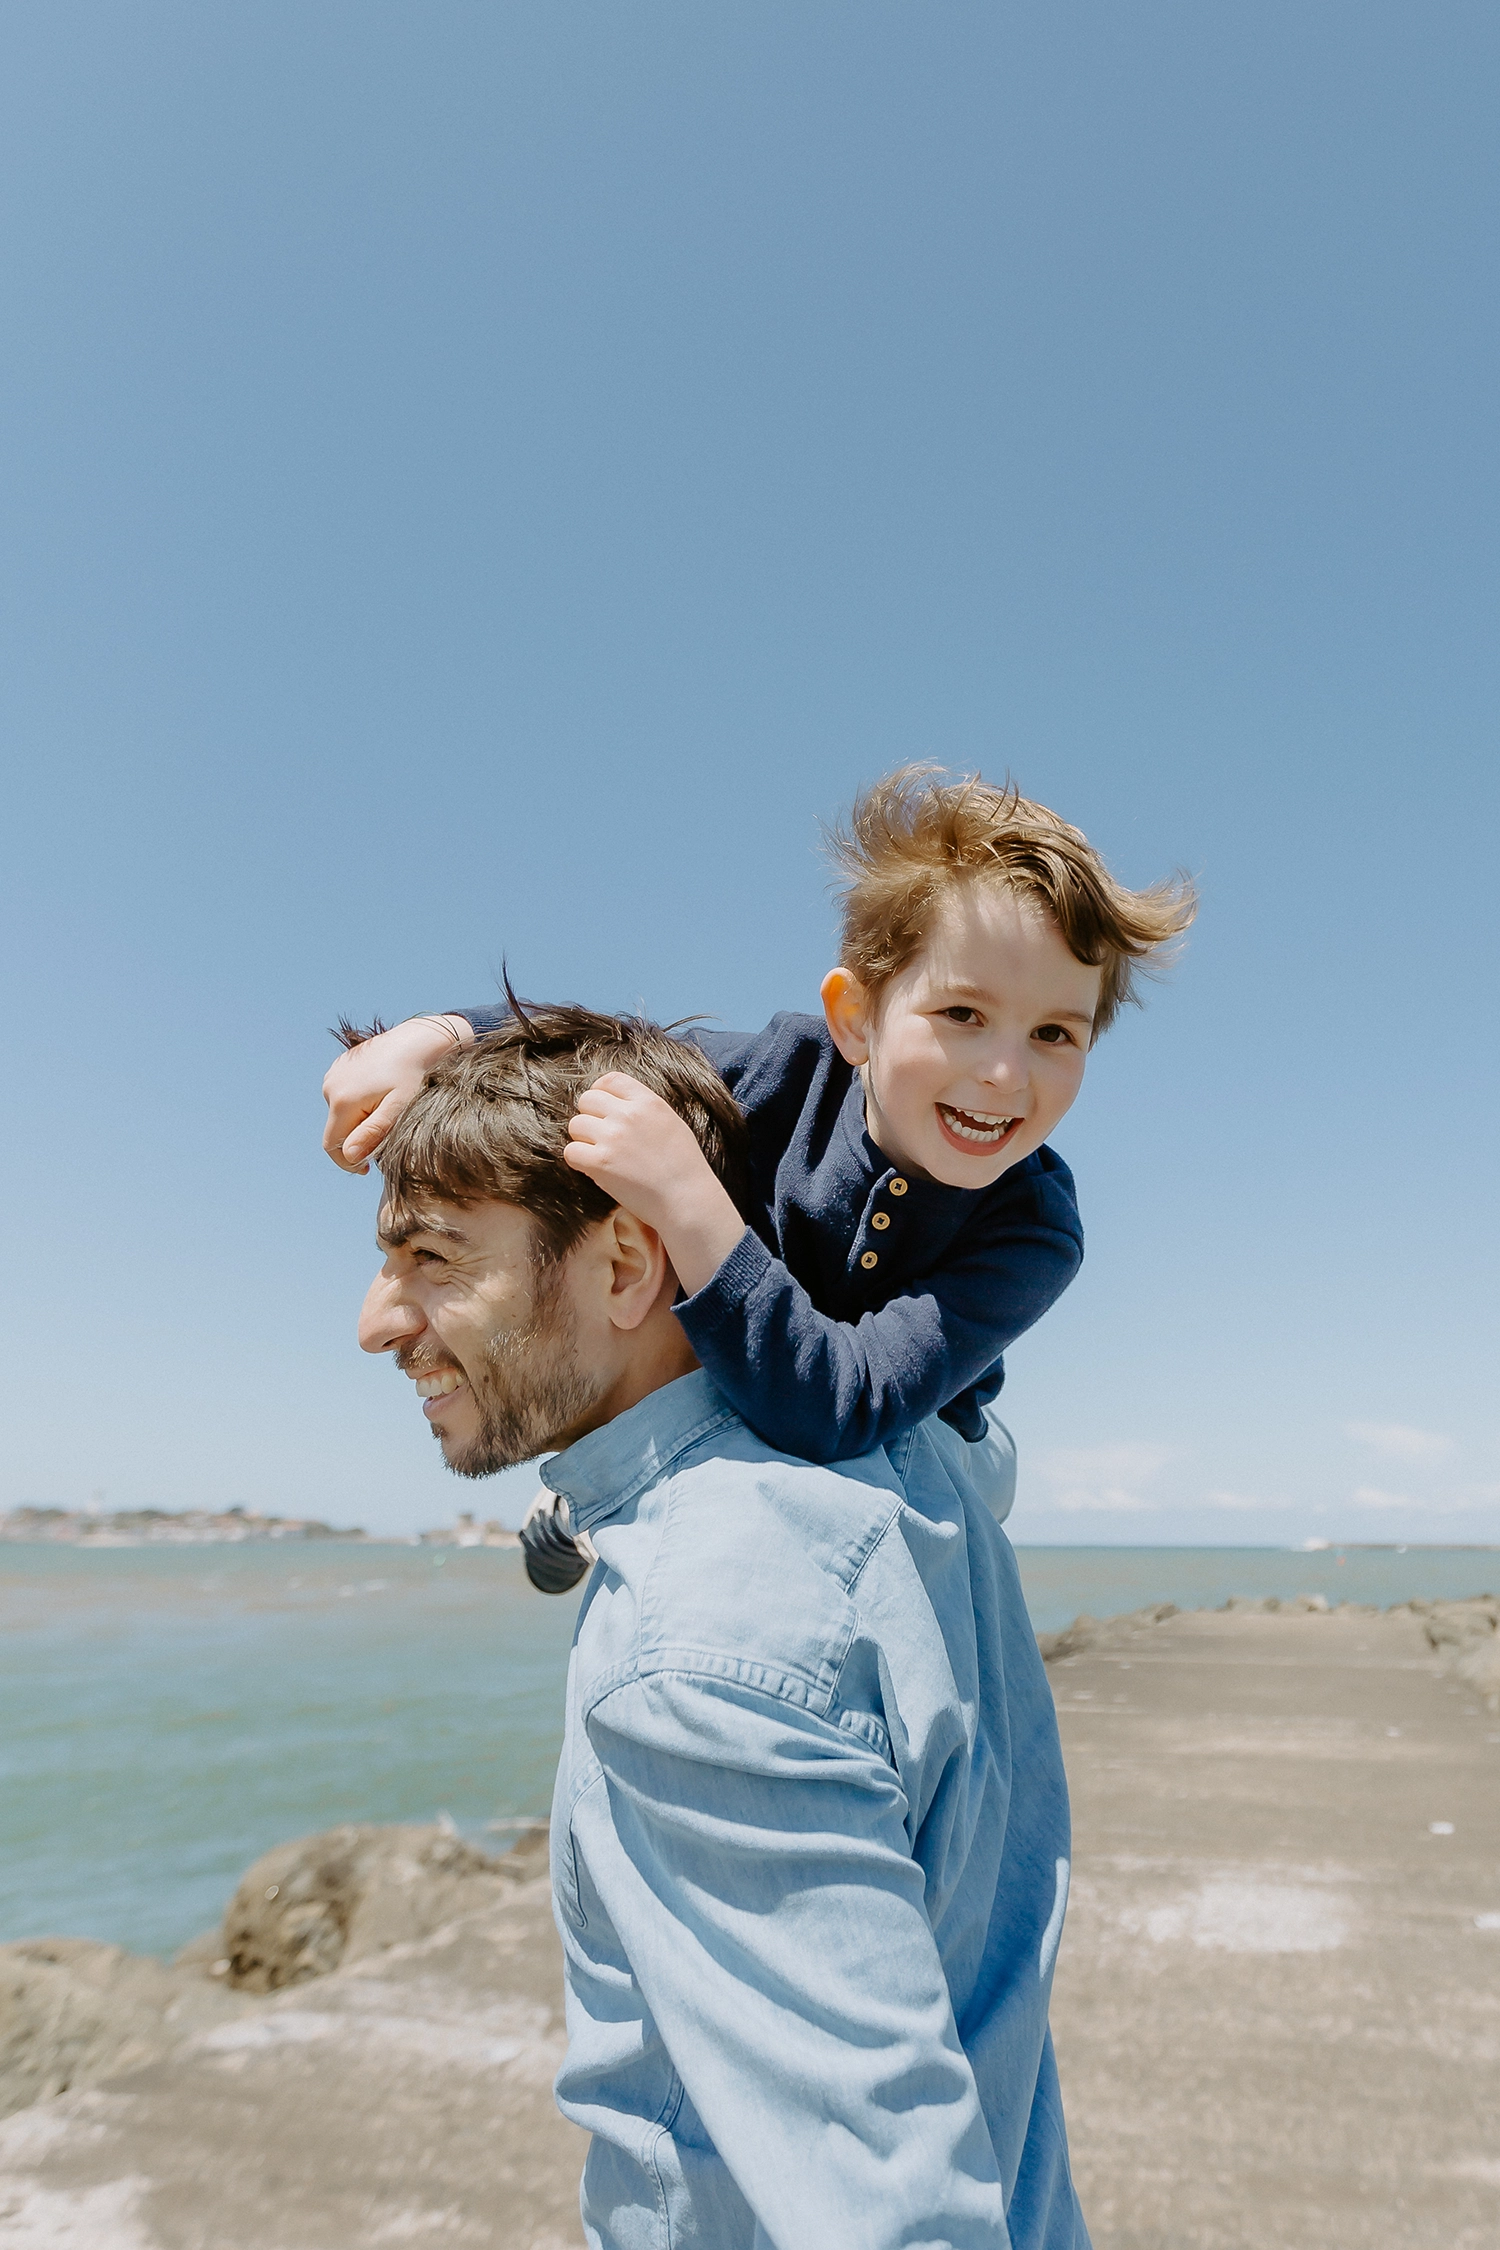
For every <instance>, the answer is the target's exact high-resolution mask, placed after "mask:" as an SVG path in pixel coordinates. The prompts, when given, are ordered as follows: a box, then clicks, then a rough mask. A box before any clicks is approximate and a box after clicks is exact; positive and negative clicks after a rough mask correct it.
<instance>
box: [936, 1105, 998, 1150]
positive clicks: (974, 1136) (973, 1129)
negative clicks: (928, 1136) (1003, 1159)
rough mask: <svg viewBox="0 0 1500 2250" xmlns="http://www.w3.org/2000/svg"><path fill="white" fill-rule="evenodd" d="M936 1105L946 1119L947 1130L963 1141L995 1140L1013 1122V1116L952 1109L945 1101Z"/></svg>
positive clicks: (983, 1111) (976, 1110)
mask: <svg viewBox="0 0 1500 2250" xmlns="http://www.w3.org/2000/svg"><path fill="white" fill-rule="evenodd" d="M938 1107H939V1108H940V1109H941V1110H942V1113H943V1116H944V1118H945V1119H946V1120H947V1124H948V1130H949V1131H950V1132H952V1133H957V1135H958V1136H959V1138H960V1140H965V1141H997V1140H999V1138H1000V1136H1001V1134H1002V1133H1004V1132H1006V1131H1007V1130H1008V1129H1009V1128H1010V1127H1011V1126H1012V1125H1014V1123H1015V1119H1014V1118H1013V1117H996V1116H995V1115H993V1114H992V1113H991V1112H990V1111H987V1110H982V1109H953V1108H951V1107H950V1106H949V1104H948V1103H947V1102H940V1103H939V1104H938Z"/></svg>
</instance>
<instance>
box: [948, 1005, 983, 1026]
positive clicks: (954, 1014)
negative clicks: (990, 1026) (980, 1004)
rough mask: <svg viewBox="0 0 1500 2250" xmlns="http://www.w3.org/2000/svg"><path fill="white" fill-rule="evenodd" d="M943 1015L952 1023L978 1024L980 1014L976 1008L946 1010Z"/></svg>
mask: <svg viewBox="0 0 1500 2250" xmlns="http://www.w3.org/2000/svg"><path fill="white" fill-rule="evenodd" d="M943 1014H944V1015H945V1016H946V1017H947V1018H948V1021H949V1022H950V1023H978V1021H979V1014H978V1011H977V1009H974V1008H945V1009H944V1010H943Z"/></svg>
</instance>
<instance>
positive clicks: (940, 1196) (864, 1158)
mask: <svg viewBox="0 0 1500 2250" xmlns="http://www.w3.org/2000/svg"><path fill="white" fill-rule="evenodd" d="M839 1125H840V1127H841V1129H842V1131H843V1135H844V1142H845V1145H846V1147H847V1148H848V1149H849V1151H850V1153H851V1155H852V1156H853V1159H854V1162H855V1163H856V1164H857V1165H858V1166H859V1168H860V1170H861V1172H862V1173H863V1174H864V1175H865V1177H866V1178H867V1179H868V1180H869V1181H870V1183H871V1185H872V1187H874V1188H875V1189H876V1190H879V1189H881V1188H883V1187H884V1186H885V1185H886V1183H887V1181H889V1180H894V1179H896V1178H898V1177H899V1178H901V1179H903V1180H905V1182H906V1189H905V1192H906V1193H908V1194H910V1195H911V1196H912V1197H914V1198H915V1200H914V1201H913V1202H912V1203H909V1204H908V1205H907V1209H908V1210H909V1211H912V1212H916V1211H918V1210H922V1211H927V1212H932V1213H938V1214H942V1215H943V1216H945V1217H951V1216H952V1214H953V1213H954V1212H955V1211H963V1210H965V1209H967V1208H968V1206H969V1205H970V1204H974V1203H977V1202H978V1201H979V1199H980V1197H981V1196H984V1195H988V1193H989V1189H988V1188H982V1187H980V1188H965V1187H949V1186H948V1185H947V1183H946V1182H945V1181H943V1180H930V1179H928V1178H927V1176H926V1174H925V1173H923V1172H907V1171H903V1170H902V1169H901V1167H900V1166H899V1165H895V1164H893V1163H892V1162H891V1160H890V1158H889V1157H888V1156H887V1155H886V1153H885V1150H884V1149H883V1148H877V1147H876V1145H875V1143H874V1141H872V1140H871V1138H870V1133H869V1128H868V1126H867V1125H866V1124H865V1082H864V1080H863V1079H862V1078H861V1077H860V1074H859V1072H858V1071H857V1070H856V1071H855V1072H854V1074H853V1076H852V1078H851V1079H850V1081H849V1091H848V1093H847V1094H846V1095H845V1096H844V1101H843V1107H842V1108H841V1109H840V1111H839ZM1001 1177H1002V1178H1003V1177H1004V1174H1003V1173H1002V1175H1001ZM993 1184H994V1183H993V1182H992V1183H991V1185H993Z"/></svg>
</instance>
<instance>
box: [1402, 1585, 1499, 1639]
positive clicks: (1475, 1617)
mask: <svg viewBox="0 0 1500 2250" xmlns="http://www.w3.org/2000/svg"><path fill="white" fill-rule="evenodd" d="M1413 1606H1415V1605H1413ZM1497 1627H1500V1601H1497V1600H1496V1599H1495V1597H1494V1595H1493V1594H1478V1595H1476V1596H1475V1597H1474V1599H1473V1600H1472V1601H1462V1602H1429V1603H1428V1604H1426V1608H1425V1616H1424V1619H1423V1630H1424V1632H1425V1633H1426V1635H1427V1638H1428V1640H1429V1641H1430V1642H1431V1644H1432V1646H1433V1647H1434V1648H1435V1649H1445V1648H1460V1649H1461V1648H1465V1647H1467V1646H1468V1644H1469V1643H1470V1642H1471V1641H1486V1640H1490V1639H1493V1637H1494V1634H1495V1631H1496V1628H1497Z"/></svg>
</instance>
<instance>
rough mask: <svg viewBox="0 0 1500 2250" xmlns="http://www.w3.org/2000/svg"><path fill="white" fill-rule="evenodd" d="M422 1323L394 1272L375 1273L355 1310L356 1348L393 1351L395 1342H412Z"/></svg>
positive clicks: (368, 1350)
mask: <svg viewBox="0 0 1500 2250" xmlns="http://www.w3.org/2000/svg"><path fill="white" fill-rule="evenodd" d="M426 1325H427V1324H426V1322H425V1321H424V1320H423V1318H422V1316H421V1314H420V1313H419V1312H418V1311H417V1309H416V1307H415V1305H411V1304H408V1303H407V1301H406V1299H405V1298H404V1297H403V1296H402V1294H401V1285H400V1283H399V1282H398V1281H397V1279H396V1277H395V1275H394V1274H389V1273H378V1274H376V1276H375V1279H374V1280H373V1281H372V1282H371V1283H370V1286H369V1289H368V1291H367V1292H366V1294H365V1301H364V1303H363V1304H362V1305H361V1307H360V1310H359V1348H360V1350H361V1351H362V1352H390V1351H394V1350H395V1348H396V1346H397V1345H398V1344H409V1343H412V1342H413V1341H414V1340H415V1339H416V1338H417V1337H418V1336H420V1335H421V1333H422V1330H423V1329H424V1327H425V1326H426Z"/></svg>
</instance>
